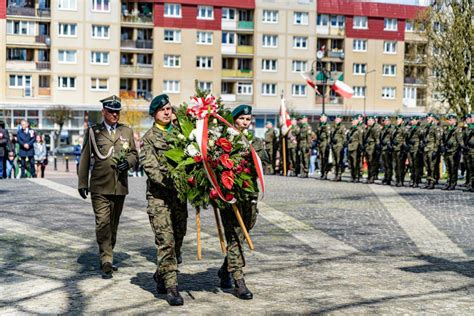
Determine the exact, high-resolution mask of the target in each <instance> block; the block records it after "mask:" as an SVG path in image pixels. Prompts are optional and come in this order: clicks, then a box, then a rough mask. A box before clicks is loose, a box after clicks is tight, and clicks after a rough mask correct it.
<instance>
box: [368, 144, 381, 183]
mask: <svg viewBox="0 0 474 316" xmlns="http://www.w3.org/2000/svg"><path fill="white" fill-rule="evenodd" d="M365 160H366V161H367V173H368V178H369V179H374V178H375V177H376V176H377V174H378V172H379V170H378V161H377V160H378V157H377V151H376V150H375V148H366V150H365Z"/></svg>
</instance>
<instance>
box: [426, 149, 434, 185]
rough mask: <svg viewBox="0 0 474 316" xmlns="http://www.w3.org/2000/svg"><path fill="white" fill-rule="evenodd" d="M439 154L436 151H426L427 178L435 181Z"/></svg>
mask: <svg viewBox="0 0 474 316" xmlns="http://www.w3.org/2000/svg"><path fill="white" fill-rule="evenodd" d="M436 161H437V154H436V152H434V151H425V153H424V155H423V162H424V166H425V170H426V180H428V181H435V168H436Z"/></svg>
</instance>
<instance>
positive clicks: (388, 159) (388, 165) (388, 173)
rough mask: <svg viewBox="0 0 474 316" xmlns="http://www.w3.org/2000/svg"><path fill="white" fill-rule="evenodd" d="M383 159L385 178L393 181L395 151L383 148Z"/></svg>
mask: <svg viewBox="0 0 474 316" xmlns="http://www.w3.org/2000/svg"><path fill="white" fill-rule="evenodd" d="M382 161H383V169H384V180H386V181H392V175H393V152H392V151H391V150H382Z"/></svg>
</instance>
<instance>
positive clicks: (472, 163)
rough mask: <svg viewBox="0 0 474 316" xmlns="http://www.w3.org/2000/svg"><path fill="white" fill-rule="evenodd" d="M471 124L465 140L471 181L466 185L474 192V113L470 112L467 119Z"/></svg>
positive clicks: (467, 188) (468, 189)
mask: <svg viewBox="0 0 474 316" xmlns="http://www.w3.org/2000/svg"><path fill="white" fill-rule="evenodd" d="M466 121H467V123H468V124H469V125H468V126H467V128H466V132H465V134H466V136H465V138H464V139H465V141H464V148H465V155H466V158H467V159H466V164H467V165H469V170H470V178H469V179H470V181H471V182H470V183H469V185H468V186H467V187H466V191H469V192H474V176H473V174H472V173H473V170H474V113H471V114H468V119H467V120H466Z"/></svg>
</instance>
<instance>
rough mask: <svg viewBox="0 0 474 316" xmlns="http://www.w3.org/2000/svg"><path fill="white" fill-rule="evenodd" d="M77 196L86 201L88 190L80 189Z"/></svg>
mask: <svg viewBox="0 0 474 316" xmlns="http://www.w3.org/2000/svg"><path fill="white" fill-rule="evenodd" d="M78 191H79V195H80V196H81V197H82V198H83V199H84V200H85V199H87V194H89V189H88V188H82V189H79V190H78Z"/></svg>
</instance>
